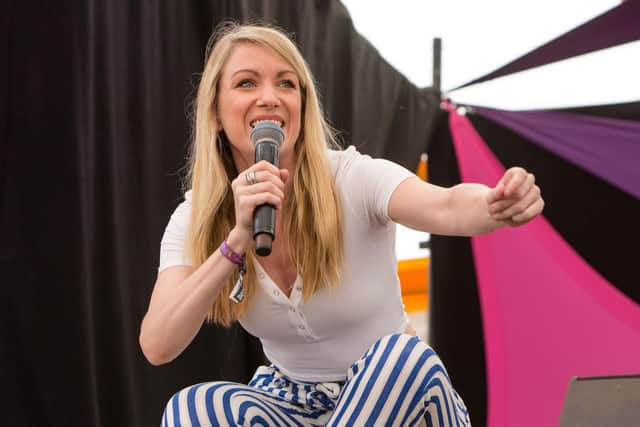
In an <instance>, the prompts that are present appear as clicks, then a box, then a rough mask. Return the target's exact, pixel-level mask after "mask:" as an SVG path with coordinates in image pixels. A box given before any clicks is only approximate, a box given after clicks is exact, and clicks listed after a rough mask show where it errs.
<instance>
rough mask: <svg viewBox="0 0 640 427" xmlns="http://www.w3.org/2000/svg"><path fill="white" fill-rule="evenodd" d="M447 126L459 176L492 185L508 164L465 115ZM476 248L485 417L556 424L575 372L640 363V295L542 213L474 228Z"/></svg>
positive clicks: (627, 369) (625, 368)
mask: <svg viewBox="0 0 640 427" xmlns="http://www.w3.org/2000/svg"><path fill="white" fill-rule="evenodd" d="M449 125H450V128H451V132H452V135H453V142H454V148H455V152H456V156H457V159H458V164H459V166H460V171H461V176H462V179H463V181H465V182H481V183H484V184H486V185H489V186H494V185H495V184H496V183H497V182H498V181H499V179H500V177H501V176H502V174H503V173H504V168H503V167H502V165H501V164H500V163H499V162H498V160H497V159H496V158H495V156H494V155H493V154H492V153H491V151H490V150H489V148H488V147H487V146H486V145H485V144H484V142H483V141H482V139H481V137H480V136H479V135H478V133H477V132H476V131H475V129H474V128H473V126H472V125H471V123H470V122H469V120H468V119H467V118H466V117H464V116H461V115H459V114H457V113H455V112H452V113H451V114H450V116H449ZM472 247H473V255H474V261H475V267H476V272H477V275H478V285H479V293H480V301H481V307H482V316H483V325H484V337H485V348H486V355H487V372H488V379H487V381H488V394H489V396H488V401H489V408H488V425H489V426H503V425H516V424H517V425H521V426H524V427H526V426H540V425H556V424H557V423H558V421H559V417H560V410H561V407H562V401H563V397H564V394H565V391H566V386H567V384H568V382H569V380H570V378H571V377H572V376H576V375H580V376H599V375H600V376H601V375H616V374H629V373H637V372H640V362H638V361H639V360H640V304H637V303H636V302H634V301H632V300H631V299H629V298H628V297H627V296H625V295H624V294H622V293H621V292H620V291H619V290H617V289H616V288H615V287H614V286H612V285H611V284H610V283H608V282H607V281H606V280H605V279H604V278H603V277H602V276H601V275H599V274H598V273H597V272H596V271H595V270H594V269H593V268H592V267H591V266H589V264H588V263H586V262H585V261H584V260H583V259H582V258H580V257H579V256H578V255H577V254H576V253H575V251H574V250H573V249H572V248H571V247H570V246H569V245H568V244H567V243H566V242H565V241H564V240H563V239H562V238H561V237H560V236H559V234H558V233H557V232H556V231H555V230H554V229H553V227H551V226H550V224H549V223H548V222H547V221H546V220H545V218H544V217H540V218H537V219H536V220H534V221H532V222H531V223H530V224H527V225H526V226H523V227H519V228H514V229H511V228H507V229H502V230H499V231H497V232H495V233H492V234H489V235H485V236H478V237H474V238H472ZM533 401H535V402H536V403H535V406H536V410H535V411H531V410H530V408H531V402H533ZM525 413H526V414H528V415H527V416H526V417H523V416H522V414H525Z"/></svg>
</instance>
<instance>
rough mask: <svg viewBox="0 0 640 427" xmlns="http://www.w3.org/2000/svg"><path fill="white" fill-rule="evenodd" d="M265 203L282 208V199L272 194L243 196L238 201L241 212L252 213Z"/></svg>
mask: <svg viewBox="0 0 640 427" xmlns="http://www.w3.org/2000/svg"><path fill="white" fill-rule="evenodd" d="M265 203H268V204H270V205H273V206H275V207H276V209H280V208H281V207H282V198H280V197H278V196H276V195H275V194H272V193H258V194H245V195H242V196H241V197H240V198H239V200H238V204H239V207H240V209H241V210H243V211H244V210H250V211H251V212H252V213H253V211H254V210H255V208H256V206H260V205H264V204H265Z"/></svg>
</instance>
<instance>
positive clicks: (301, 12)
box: [0, 0, 439, 426]
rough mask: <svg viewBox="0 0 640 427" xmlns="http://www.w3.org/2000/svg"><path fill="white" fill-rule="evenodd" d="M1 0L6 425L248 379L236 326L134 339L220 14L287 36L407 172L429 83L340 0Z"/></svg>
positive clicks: (147, 416)
mask: <svg viewBox="0 0 640 427" xmlns="http://www.w3.org/2000/svg"><path fill="white" fill-rule="evenodd" d="M3 12H6V13H0V23H1V24H2V25H0V34H2V35H4V36H5V37H4V38H3V40H4V41H5V42H4V43H0V55H1V59H0V63H2V66H0V73H1V77H2V81H3V82H4V84H3V85H0V113H1V114H0V132H2V137H1V138H0V141H2V142H1V143H0V185H2V192H1V194H2V196H1V198H0V200H1V201H0V274H1V276H0V277H2V279H1V280H2V285H3V286H0V289H1V292H2V299H3V301H4V303H5V309H4V310H3V311H2V319H1V320H0V324H1V325H2V327H0V339H1V342H2V345H0V364H1V365H2V366H3V367H4V368H5V369H3V370H2V381H0V384H1V385H0V387H2V394H3V397H4V398H3V411H2V420H3V423H4V424H7V425H47V426H68V425H78V424H80V425H86V426H98V425H114V426H125V425H126V426H148V425H156V424H157V423H158V422H159V420H160V416H161V414H162V410H163V406H164V404H165V402H166V401H167V399H168V398H169V397H170V396H171V394H172V393H173V392H175V391H177V390H179V389H180V388H182V387H184V386H186V385H189V384H194V383H197V382H201V381H207V380H215V379H222V378H224V379H229V380H237V381H246V380H248V379H249V378H250V377H251V375H252V373H253V370H254V369H255V366H256V365H257V364H259V363H262V362H263V361H264V359H263V355H262V352H261V350H260V346H259V344H258V342H257V340H255V339H254V338H253V337H251V336H249V335H248V334H245V333H244V332H243V331H242V330H241V329H239V328H236V327H234V328H231V329H224V328H217V327H213V326H205V327H203V328H202V330H201V331H200V332H199V334H198V335H197V336H196V338H195V339H194V342H193V343H192V344H191V345H190V346H189V348H188V349H187V350H186V351H185V352H184V353H183V354H181V355H180V357H178V358H177V359H176V360H175V361H173V362H172V363H170V364H168V365H165V366H161V367H152V366H150V365H149V364H148V362H146V360H144V357H143V355H142V354H141V351H140V349H139V345H138V332H139V325H140V321H141V319H142V316H143V314H144V312H145V310H146V307H147V304H148V301H149V296H150V292H151V288H152V286H153V283H154V280H155V275H156V269H157V264H158V251H159V242H160V238H161V236H162V231H163V230H164V227H165V226H166V223H167V221H168V218H169V215H170V214H171V212H172V211H173V209H174V208H175V206H176V205H177V204H178V203H179V202H180V198H181V189H180V183H179V180H180V176H181V167H182V166H183V164H184V158H185V156H186V146H187V144H188V141H189V122H188V119H187V118H186V117H185V116H187V115H188V111H189V105H190V102H191V99H192V97H193V94H194V92H195V89H194V87H195V86H196V85H197V83H198V76H199V73H200V72H201V71H202V66H203V57H204V51H205V46H206V42H207V40H208V38H209V35H210V34H211V32H212V30H213V28H215V26H216V25H218V23H220V22H221V21H223V20H226V19H230V18H231V19H236V20H256V19H261V20H265V21H268V22H271V23H275V24H278V25H279V26H281V27H283V28H284V29H285V30H287V31H289V32H291V33H293V34H294V36H295V39H296V41H297V43H298V44H299V45H300V47H301V49H302V51H303V53H304V54H305V57H306V58H307V60H308V62H309V63H310V64H311V67H312V69H313V72H314V74H315V77H316V79H317V81H318V84H319V87H320V93H321V96H322V99H323V103H324V107H325V110H326V112H327V114H328V116H329V119H330V121H331V123H332V124H333V125H334V126H335V127H336V128H337V129H339V130H340V131H341V135H342V137H343V139H344V140H345V143H347V144H355V145H357V146H358V148H359V149H360V150H361V151H362V152H364V153H367V154H371V155H375V156H385V157H387V158H390V159H392V160H394V161H396V162H399V163H401V164H403V165H405V166H407V167H409V168H415V166H416V165H417V162H418V159H419V154H420V153H421V152H422V151H425V150H426V148H427V143H428V141H429V139H430V135H431V133H432V132H433V130H434V129H435V128H437V126H438V125H437V123H436V122H435V120H436V119H437V117H438V103H439V95H438V94H437V92H435V91H433V90H430V89H425V90H418V89H416V88H415V87H414V86H413V85H412V84H411V83H410V82H409V81H408V80H407V79H406V78H404V77H403V76H401V75H400V74H399V73H398V72H397V71H396V70H394V69H393V68H392V67H391V66H390V65H389V64H387V63H386V62H384V61H383V60H382V58H381V57H380V55H379V54H378V52H377V51H376V50H375V49H374V48H373V47H372V46H371V45H370V44H369V43H368V42H367V41H366V40H364V39H363V38H362V37H361V36H359V35H358V34H357V33H355V31H354V29H353V26H352V24H351V20H350V18H349V15H348V13H347V12H346V9H345V8H344V6H343V5H342V4H341V3H340V2H338V1H310V2H287V1H257V0H256V1H246V0H245V1H235V0H234V1H231V0H228V1H219V2H218V1H216V2H198V3H189V4H183V3H177V2H164V3H161V4H160V3H153V2H129V1H124V0H119V1H109V2H95V1H90V2H87V1H80V0H78V1H70V2H64V3H56V4H55V5H54V4H48V3H37V4H35V3H33V2H29V1H27V2H18V1H10V2H5V3H3Z"/></svg>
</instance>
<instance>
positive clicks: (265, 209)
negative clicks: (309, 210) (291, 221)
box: [251, 123, 284, 256]
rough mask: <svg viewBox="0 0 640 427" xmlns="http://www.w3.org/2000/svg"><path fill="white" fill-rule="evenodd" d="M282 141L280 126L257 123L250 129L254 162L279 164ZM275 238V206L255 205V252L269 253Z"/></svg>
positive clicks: (260, 253) (265, 254)
mask: <svg viewBox="0 0 640 427" xmlns="http://www.w3.org/2000/svg"><path fill="white" fill-rule="evenodd" d="M283 141H284V132H282V128H281V127H280V126H278V125H277V124H275V123H259V124H257V125H256V127H254V128H253V130H252V131H251V142H253V145H254V146H255V163H258V162H259V161H261V160H266V161H267V162H269V163H271V164H273V165H275V166H276V167H278V166H279V163H280V158H279V151H278V150H279V148H280V146H281V145H282V142H283ZM275 238H276V208H275V207H274V206H273V205H271V204H268V203H265V204H262V205H260V206H257V207H256V210H255V211H254V212H253V240H254V241H255V242H256V253H257V254H258V255H260V256H267V255H269V254H270V253H271V242H272V241H273V240H274V239H275Z"/></svg>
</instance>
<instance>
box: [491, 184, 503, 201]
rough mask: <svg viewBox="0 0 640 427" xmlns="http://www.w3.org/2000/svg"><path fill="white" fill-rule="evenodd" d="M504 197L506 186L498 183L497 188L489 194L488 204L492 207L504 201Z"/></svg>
mask: <svg viewBox="0 0 640 427" xmlns="http://www.w3.org/2000/svg"><path fill="white" fill-rule="evenodd" d="M502 197H504V186H503V185H502V184H501V183H498V185H496V187H495V188H492V189H491V190H489V191H488V192H487V203H488V204H489V205H490V206H491V204H493V203H495V202H496V201H498V200H500V199H502Z"/></svg>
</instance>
